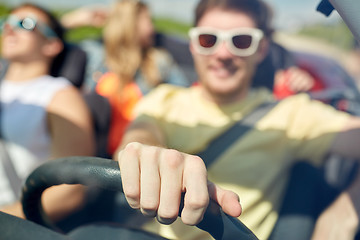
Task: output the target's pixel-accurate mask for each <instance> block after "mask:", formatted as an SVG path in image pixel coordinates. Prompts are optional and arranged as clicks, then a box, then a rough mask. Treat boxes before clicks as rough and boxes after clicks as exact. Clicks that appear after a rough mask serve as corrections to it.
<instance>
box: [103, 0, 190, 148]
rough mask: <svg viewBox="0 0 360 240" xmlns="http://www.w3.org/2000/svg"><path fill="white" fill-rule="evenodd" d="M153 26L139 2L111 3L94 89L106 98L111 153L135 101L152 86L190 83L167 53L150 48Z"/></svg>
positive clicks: (147, 11) (126, 123) (152, 46)
mask: <svg viewBox="0 0 360 240" xmlns="http://www.w3.org/2000/svg"><path fill="white" fill-rule="evenodd" d="M154 34H155V33H154V27H153V23H152V20H151V16H150V12H149V9H148V7H147V6H146V5H145V4H144V3H142V2H141V1H132V0H120V1H117V2H115V3H114V5H112V8H111V11H110V13H109V16H108V19H107V23H106V25H105V27H104V33H103V38H104V45H105V61H106V66H107V67H108V69H109V72H108V73H106V74H104V75H103V76H102V77H101V78H100V79H99V82H98V84H97V85H96V92H97V93H98V94H100V95H102V96H105V97H107V98H108V99H109V101H110V104H111V106H112V107H111V123H110V129H109V138H108V141H109V142H108V143H109V145H108V152H109V154H110V155H112V154H113V153H114V151H115V150H116V148H117V146H118V145H119V143H120V141H121V138H122V134H123V132H124V130H125V128H126V127H127V125H128V123H129V122H130V121H131V120H132V119H133V115H132V110H133V108H134V106H135V105H136V103H137V102H138V100H139V99H140V98H141V97H142V96H143V95H146V94H147V93H149V92H150V91H151V90H152V89H153V88H154V87H155V86H158V85H159V84H162V83H169V84H174V85H179V86H190V81H189V80H188V79H186V77H185V75H184V74H183V73H182V72H181V70H180V68H179V67H178V66H177V64H176V63H175V61H174V60H173V58H172V57H171V55H170V54H169V53H168V52H167V51H165V50H163V49H159V48H155V47H154V36H155V35H154Z"/></svg>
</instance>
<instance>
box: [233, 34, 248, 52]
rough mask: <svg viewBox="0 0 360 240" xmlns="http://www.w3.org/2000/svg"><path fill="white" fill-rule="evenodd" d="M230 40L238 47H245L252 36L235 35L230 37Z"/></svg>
mask: <svg viewBox="0 0 360 240" xmlns="http://www.w3.org/2000/svg"><path fill="white" fill-rule="evenodd" d="M232 42H233V44H234V46H235V47H236V48H238V49H247V48H249V47H250V46H251V42H252V37H251V36H249V35H237V36H234V37H233V38H232Z"/></svg>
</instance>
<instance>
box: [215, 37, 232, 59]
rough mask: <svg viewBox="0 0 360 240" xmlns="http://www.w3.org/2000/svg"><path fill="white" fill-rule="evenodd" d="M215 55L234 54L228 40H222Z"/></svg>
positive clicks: (226, 56) (222, 56)
mask: <svg viewBox="0 0 360 240" xmlns="http://www.w3.org/2000/svg"><path fill="white" fill-rule="evenodd" d="M215 55H216V56H217V57H219V58H225V59H226V58H232V57H234V55H233V54H232V53H231V52H230V50H229V46H227V43H226V41H222V42H221V43H220V44H219V46H218V47H217V49H216V51H215Z"/></svg>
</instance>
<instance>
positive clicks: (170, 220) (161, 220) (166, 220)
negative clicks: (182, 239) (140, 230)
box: [156, 216, 176, 225]
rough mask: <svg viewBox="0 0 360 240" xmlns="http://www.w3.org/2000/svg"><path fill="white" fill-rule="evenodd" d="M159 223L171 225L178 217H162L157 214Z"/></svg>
mask: <svg viewBox="0 0 360 240" xmlns="http://www.w3.org/2000/svg"><path fill="white" fill-rule="evenodd" d="M156 218H157V220H158V222H159V223H162V224H165V225H169V224H172V223H173V222H175V220H176V218H162V217H159V216H157V217H156Z"/></svg>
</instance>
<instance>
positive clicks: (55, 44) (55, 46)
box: [42, 38, 64, 58]
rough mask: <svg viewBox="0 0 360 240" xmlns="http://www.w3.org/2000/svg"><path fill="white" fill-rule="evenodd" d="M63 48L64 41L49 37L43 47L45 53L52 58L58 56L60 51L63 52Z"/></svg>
mask: <svg viewBox="0 0 360 240" xmlns="http://www.w3.org/2000/svg"><path fill="white" fill-rule="evenodd" d="M63 49H64V44H63V42H62V41H61V40H60V39H57V38H54V39H49V40H48V41H47V43H45V44H44V46H43V48H42V50H43V54H44V55H45V56H47V57H51V58H53V57H56V56H57V55H58V54H59V53H61V51H62V50H63Z"/></svg>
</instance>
